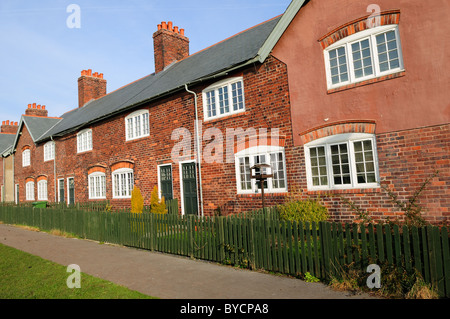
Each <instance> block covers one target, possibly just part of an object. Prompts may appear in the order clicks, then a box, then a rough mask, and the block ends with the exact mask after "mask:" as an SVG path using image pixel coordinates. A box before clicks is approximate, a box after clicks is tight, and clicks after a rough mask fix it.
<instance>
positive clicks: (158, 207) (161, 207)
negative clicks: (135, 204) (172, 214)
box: [150, 186, 167, 214]
mask: <svg viewBox="0 0 450 319" xmlns="http://www.w3.org/2000/svg"><path fill="white" fill-rule="evenodd" d="M150 211H151V212H152V213H154V214H167V209H166V202H165V200H164V196H163V197H162V198H161V200H160V199H159V196H158V187H157V186H155V187H154V188H153V190H152V194H151V195H150Z"/></svg>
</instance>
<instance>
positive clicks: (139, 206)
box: [131, 186, 144, 214]
mask: <svg viewBox="0 0 450 319" xmlns="http://www.w3.org/2000/svg"><path fill="white" fill-rule="evenodd" d="M143 209H144V198H143V197H142V194H141V190H140V189H139V187H136V186H134V188H133V191H132V192H131V212H132V213H135V214H140V213H142V210H143Z"/></svg>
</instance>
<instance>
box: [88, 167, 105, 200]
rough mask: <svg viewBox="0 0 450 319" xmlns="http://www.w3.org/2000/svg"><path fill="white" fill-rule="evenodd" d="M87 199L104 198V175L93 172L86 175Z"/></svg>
mask: <svg viewBox="0 0 450 319" xmlns="http://www.w3.org/2000/svg"><path fill="white" fill-rule="evenodd" d="M88 190H89V199H105V198H106V174H105V173H102V172H94V173H92V174H89V175H88Z"/></svg>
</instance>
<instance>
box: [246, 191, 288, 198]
mask: <svg viewBox="0 0 450 319" xmlns="http://www.w3.org/2000/svg"><path fill="white" fill-rule="evenodd" d="M288 194H289V193H288V192H287V191H280V192H268V191H264V197H265V196H266V195H267V196H286V195H288ZM237 196H238V197H261V192H258V193H254V192H252V193H237Z"/></svg>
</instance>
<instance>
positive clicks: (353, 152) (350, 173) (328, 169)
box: [304, 133, 379, 190]
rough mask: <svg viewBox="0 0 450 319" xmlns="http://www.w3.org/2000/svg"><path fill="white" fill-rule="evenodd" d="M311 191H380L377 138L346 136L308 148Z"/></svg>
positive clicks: (338, 136) (358, 135) (313, 142)
mask: <svg viewBox="0 0 450 319" xmlns="http://www.w3.org/2000/svg"><path fill="white" fill-rule="evenodd" d="M304 149H305V163H306V173H307V174H306V176H307V184H308V189H309V190H329V189H351V188H373V187H378V186H379V184H378V182H379V175H378V160H377V152H376V141H375V136H374V135H373V134H366V133H346V134H337V135H333V136H327V137H323V138H320V139H317V140H315V141H312V142H310V143H307V144H305V146H304Z"/></svg>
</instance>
